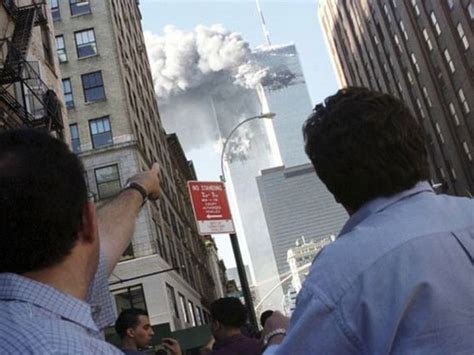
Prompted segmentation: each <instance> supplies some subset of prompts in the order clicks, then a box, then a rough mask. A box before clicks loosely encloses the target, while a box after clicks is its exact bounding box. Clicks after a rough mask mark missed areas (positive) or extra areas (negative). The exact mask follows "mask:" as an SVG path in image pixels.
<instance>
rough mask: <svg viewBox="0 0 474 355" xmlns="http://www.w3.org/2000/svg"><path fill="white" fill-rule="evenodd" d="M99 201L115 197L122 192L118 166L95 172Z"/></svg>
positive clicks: (103, 168)
mask: <svg viewBox="0 0 474 355" xmlns="http://www.w3.org/2000/svg"><path fill="white" fill-rule="evenodd" d="M94 173H95V182H96V184H97V192H98V194H99V199H106V198H109V197H112V196H115V195H116V194H117V193H119V192H120V188H121V184H120V175H119V170H118V165H117V164H114V165H109V166H104V167H102V168H97V169H95V170H94Z"/></svg>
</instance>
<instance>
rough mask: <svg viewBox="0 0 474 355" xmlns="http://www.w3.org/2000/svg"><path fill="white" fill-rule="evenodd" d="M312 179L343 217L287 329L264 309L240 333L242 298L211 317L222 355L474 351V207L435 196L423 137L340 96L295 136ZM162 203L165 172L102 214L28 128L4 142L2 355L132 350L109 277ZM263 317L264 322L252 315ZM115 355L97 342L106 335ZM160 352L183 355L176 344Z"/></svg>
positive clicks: (389, 102) (139, 321)
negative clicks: (113, 334)
mask: <svg viewBox="0 0 474 355" xmlns="http://www.w3.org/2000/svg"><path fill="white" fill-rule="evenodd" d="M303 136H304V149H305V151H306V153H307V155H308V157H309V159H310V160H311V162H312V164H313V165H314V168H315V170H316V173H317V175H318V176H319V178H320V179H321V181H322V182H323V183H324V184H325V185H326V187H327V188H328V190H329V191H330V192H331V193H332V194H333V195H334V197H335V199H336V201H337V202H339V203H340V204H341V205H342V206H343V207H344V208H345V209H346V210H347V212H348V213H349V215H350V218H349V220H348V222H347V223H346V225H345V226H344V228H343V229H342V231H341V232H340V233H339V235H338V238H337V239H336V241H335V242H334V243H332V244H330V245H328V246H327V247H326V248H325V249H324V250H323V251H322V252H321V253H320V254H319V256H318V257H317V259H316V260H315V261H314V262H313V265H312V266H311V269H310V272H309V275H308V276H307V278H306V280H305V282H304V285H303V288H302V290H301V291H300V293H299V295H298V298H297V304H296V309H295V311H294V313H293V315H292V317H291V319H288V318H287V317H285V316H284V315H282V314H281V313H279V312H277V311H275V312H269V313H265V316H264V317H262V326H263V331H262V333H261V335H260V337H259V339H252V338H250V337H248V336H245V335H244V334H243V332H242V326H243V325H244V324H245V322H246V309H245V307H244V305H242V303H240V301H239V300H238V299H234V298H224V299H220V300H217V301H215V302H214V303H213V304H212V305H211V315H212V325H211V329H212V333H213V336H214V339H215V342H214V343H213V344H212V345H211V344H209V346H208V347H207V348H205V349H202V352H203V353H206V352H207V353H208V354H211V355H217V354H230V355H232V354H260V353H262V352H263V353H264V354H267V355H272V354H318V353H321V354H388V353H394V354H472V353H473V352H474V336H473V334H474V303H473V300H474V201H473V200H472V199H468V198H461V197H453V196H447V195H437V194H436V193H435V192H434V191H433V189H432V187H431V186H430V184H429V182H428V181H429V175H430V174H429V164H428V155H427V152H426V142H425V138H424V134H423V130H422V128H421V126H420V124H419V123H418V122H417V120H416V119H415V118H414V116H413V115H412V114H411V112H410V110H409V109H408V108H407V106H406V105H405V104H404V103H403V102H401V101H400V100H398V99H396V98H394V97H392V96H390V95H388V94H383V93H379V92H374V91H370V90H368V89H364V88H345V89H342V90H339V91H338V92H337V93H336V94H335V95H334V96H331V97H328V98H327V99H326V100H325V101H324V103H322V104H319V105H317V106H316V107H315V109H314V110H313V112H312V113H311V115H310V117H309V118H308V120H307V121H306V123H305V125H304V127H303ZM159 195H160V182H159V166H158V165H157V164H154V165H153V166H152V168H151V169H150V170H149V171H146V172H142V173H139V174H137V175H135V176H133V177H131V178H130V179H129V180H128V183H127V184H126V186H125V188H124V189H123V190H122V191H121V192H120V193H119V194H118V196H117V197H116V198H114V199H113V200H112V201H111V202H109V203H108V204H106V205H105V206H104V207H102V208H101V209H99V210H96V207H95V204H94V202H93V201H90V200H89V199H88V194H87V189H86V184H85V181H84V175H83V169H82V166H81V163H80V161H79V159H78V158H77V157H76V156H75V155H74V154H72V153H71V152H70V150H69V148H68V147H67V145H66V144H64V143H63V142H61V141H59V140H57V139H55V138H53V137H51V136H50V135H48V134H46V133H42V132H39V131H36V130H29V129H25V130H11V131H5V132H2V133H0V218H1V221H0V353H2V354H4V353H5V354H10V353H11V354H53V353H54V354H73V353H81V354H95V353H101V354H102V353H104V354H120V353H124V352H125V353H128V354H135V353H139V351H140V350H141V349H144V348H146V347H147V346H148V345H149V344H150V342H151V339H152V336H153V329H152V327H151V325H150V321H149V319H148V315H147V314H146V312H143V311H140V310H127V311H125V312H123V313H122V314H120V316H119V318H118V319H117V320H116V319H115V313H114V308H113V305H112V302H111V298H110V293H109V291H108V283H107V279H108V276H109V275H110V273H111V272H112V270H113V269H114V267H115V266H116V264H117V262H118V261H119V259H120V256H121V255H122V253H123V252H124V250H125V249H126V247H127V246H128V244H129V243H130V240H131V238H132V234H133V227H134V224H135V220H136V218H137V216H138V213H139V211H140V209H141V207H142V205H143V202H144V201H146V200H147V199H148V200H156V199H158V198H159ZM262 316H263V315H262ZM114 323H115V326H116V331H117V333H118V334H119V336H120V337H121V339H122V349H118V348H116V347H114V346H113V345H111V344H109V343H107V342H105V341H104V340H103V337H102V330H103V329H104V328H105V327H107V326H110V325H111V324H114ZM161 347H162V350H160V351H167V352H168V353H170V354H180V353H181V352H182V351H181V348H180V346H179V344H178V342H177V341H176V340H174V339H169V338H166V339H163V340H162V344H161Z"/></svg>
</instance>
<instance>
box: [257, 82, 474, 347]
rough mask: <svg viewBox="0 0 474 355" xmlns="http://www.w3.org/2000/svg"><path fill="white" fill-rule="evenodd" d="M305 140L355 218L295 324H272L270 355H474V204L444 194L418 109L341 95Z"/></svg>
mask: <svg viewBox="0 0 474 355" xmlns="http://www.w3.org/2000/svg"><path fill="white" fill-rule="evenodd" d="M303 131H304V138H305V148H306V152H307V154H308V156H309V158H310V159H311V161H312V163H313V165H314V167H315V169H316V172H317V174H318V176H319V177H320V178H321V180H322V181H323V182H324V183H325V184H326V186H327V188H328V189H329V191H330V192H331V193H332V194H333V195H334V196H335V198H336V200H337V201H338V202H339V203H341V204H342V205H343V206H344V207H345V208H346V210H347V211H348V212H349V214H350V216H351V217H350V219H349V221H348V222H347V223H346V225H345V226H344V228H343V230H342V231H341V233H340V235H339V236H338V238H337V240H336V241H335V242H334V243H332V244H330V245H328V246H327V247H326V248H325V249H324V250H323V251H322V252H321V253H320V254H319V256H318V257H317V258H316V260H315V261H314V262H313V265H312V266H311V270H310V273H309V275H308V277H307V279H306V280H305V282H304V285H303V288H302V290H301V292H300V294H299V295H298V299H297V304H296V310H295V312H294V313H293V316H292V318H291V320H290V322H289V325H288V324H287V322H288V320H287V319H285V317H283V316H282V315H281V314H278V313H277V314H275V315H274V316H272V317H271V318H270V319H269V320H267V324H266V327H265V330H264V334H265V335H266V343H267V346H268V348H267V350H266V352H265V354H388V353H393V354H473V353H474V264H473V263H474V201H473V200H472V199H469V198H461V197H451V196H447V195H436V194H435V193H434V191H433V190H432V188H431V186H430V184H429V183H428V182H427V180H428V178H429V167H428V158H427V153H426V150H425V140H424V135H423V131H422V129H421V127H420V125H419V124H418V123H417V122H416V120H415V118H414V117H413V116H412V114H411V113H410V111H409V109H408V108H407V107H406V106H405V105H404V104H403V103H402V102H400V101H399V100H397V99H395V98H393V97H391V96H390V95H386V94H381V93H377V92H372V91H369V90H367V89H363V88H347V89H342V90H340V91H339V92H338V93H337V94H336V95H334V96H332V97H329V98H327V99H326V100H325V103H324V105H323V104H320V105H317V106H316V108H315V110H314V112H313V113H312V115H311V116H310V117H309V119H308V120H307V122H306V123H305V125H304V128H303ZM464 188H465V187H464ZM285 328H287V329H286V331H285ZM285 333H286V336H285ZM278 343H280V344H279V345H276V344H278Z"/></svg>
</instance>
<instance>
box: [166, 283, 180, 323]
mask: <svg viewBox="0 0 474 355" xmlns="http://www.w3.org/2000/svg"><path fill="white" fill-rule="evenodd" d="M166 292H167V294H168V302H169V305H170V309H171V312H172V313H173V316H174V317H175V318H179V312H178V303H177V302H176V294H175V293H174V288H173V287H171V286H170V285H168V284H166Z"/></svg>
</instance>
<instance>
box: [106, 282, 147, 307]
mask: <svg viewBox="0 0 474 355" xmlns="http://www.w3.org/2000/svg"><path fill="white" fill-rule="evenodd" d="M111 293H112V295H113V296H114V299H115V304H116V306H117V313H120V312H122V311H124V310H126V309H130V308H135V309H143V310H144V311H146V310H147V307H146V302H145V295H144V293H143V287H142V285H135V286H130V287H125V288H121V289H118V290H113V291H111Z"/></svg>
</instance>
